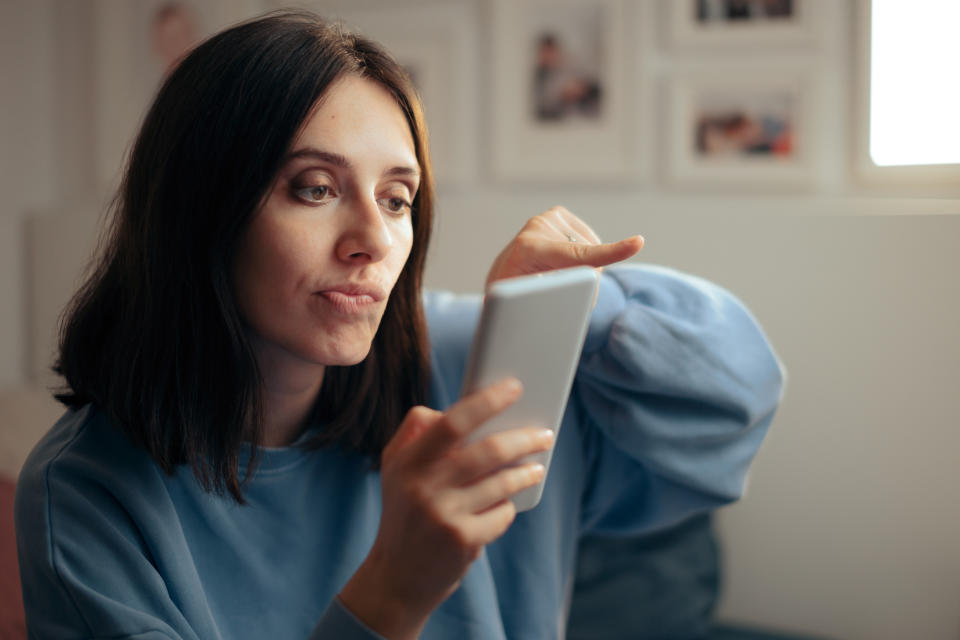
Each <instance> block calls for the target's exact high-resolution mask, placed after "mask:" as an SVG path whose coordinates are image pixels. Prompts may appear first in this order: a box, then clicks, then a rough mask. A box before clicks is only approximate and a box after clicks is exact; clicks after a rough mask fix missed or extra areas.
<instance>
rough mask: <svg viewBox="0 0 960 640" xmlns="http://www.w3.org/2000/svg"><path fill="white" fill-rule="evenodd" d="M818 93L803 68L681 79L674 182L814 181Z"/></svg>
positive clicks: (773, 184) (675, 94) (673, 94)
mask: <svg viewBox="0 0 960 640" xmlns="http://www.w3.org/2000/svg"><path fill="white" fill-rule="evenodd" d="M812 90H813V88H812V83H811V82H810V81H809V79H807V78H806V76H805V75H804V74H802V73H800V72H797V73H795V74H789V73H773V72H767V73H760V72H757V71H750V70H745V69H738V70H734V69H727V70H725V71H719V72H717V73H713V74H710V75H709V76H706V75H688V76H679V77H677V78H676V79H675V80H674V82H673V85H672V87H671V89H670V93H669V100H670V115H671V123H670V135H669V139H668V145H669V147H668V155H669V174H670V175H669V178H670V181H671V182H673V183H675V184H687V185H700V186H709V187H714V188H716V187H720V188H722V187H725V186H729V187H732V188H733V187H735V188H737V189H741V190H742V189H744V188H749V189H758V190H763V189H768V188H782V187H789V186H795V187H796V186H805V185H809V184H810V183H811V182H812V175H811V174H812V148H811V147H812V146H813V145H812V133H813V131H812V126H811V119H812V118H811V109H810V104H811V102H812V100H811V91H812Z"/></svg>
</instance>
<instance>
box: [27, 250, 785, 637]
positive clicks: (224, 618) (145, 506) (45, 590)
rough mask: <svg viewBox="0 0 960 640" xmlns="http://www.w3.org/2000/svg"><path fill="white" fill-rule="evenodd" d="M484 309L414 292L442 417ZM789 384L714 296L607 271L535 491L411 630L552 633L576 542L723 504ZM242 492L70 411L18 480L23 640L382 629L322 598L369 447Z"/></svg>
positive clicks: (734, 304)
mask: <svg viewBox="0 0 960 640" xmlns="http://www.w3.org/2000/svg"><path fill="white" fill-rule="evenodd" d="M480 302H481V300H480V298H479V297H478V296H458V295H453V294H448V293H435V294H427V295H426V296H425V309H426V313H427V320H428V325H429V329H430V339H431V343H432V382H431V393H430V405H431V406H433V407H434V408H437V409H443V408H445V407H447V406H449V405H450V404H451V403H453V402H454V401H455V400H456V399H457V396H458V393H459V389H460V383H461V377H462V375H463V369H464V365H465V360H466V357H467V354H468V351H469V348H470V344H471V339H472V334H473V331H474V328H475V326H476V322H477V318H478V314H479V308H480ZM782 386H783V369H782V367H781V366H780V364H779V362H778V361H777V358H776V356H775V355H774V353H773V351H772V349H771V347H770V345H769V343H768V341H767V339H766V337H765V336H764V334H763V332H762V331H761V329H760V328H759V326H758V324H757V323H756V321H755V320H754V318H753V317H752V316H751V315H750V314H749V312H748V311H747V310H746V309H745V308H744V306H743V305H742V304H741V303H740V302H739V301H737V300H736V299H735V298H734V297H733V296H732V295H730V294H729V293H728V292H726V291H724V290H723V289H721V288H719V287H717V286H715V285H712V284H710V283H708V282H706V281H704V280H700V279H698V278H694V277H690V276H686V275H683V274H680V273H677V272H675V271H672V270H669V269H664V268H659V267H651V266H640V265H626V266H621V267H617V268H609V269H607V270H606V271H605V272H604V275H603V277H602V278H601V284H600V295H599V298H598V301H597V305H596V308H595V310H594V312H593V315H592V316H591V323H590V329H589V332H588V336H587V342H586V346H585V349H584V353H583V356H582V358H581V361H580V365H579V368H578V372H577V375H576V378H575V381H574V388H573V391H572V393H571V397H570V402H569V404H568V407H567V410H566V413H565V416H564V419H563V423H562V427H561V429H560V432H559V434H558V437H557V442H556V445H555V450H554V454H553V458H552V461H551V467H550V470H549V474H548V476H547V480H546V486H545V490H544V493H543V498H542V501H541V503H540V505H539V506H537V507H536V508H535V509H533V510H531V511H528V512H525V513H521V514H519V515H518V516H517V518H516V520H515V522H514V523H513V525H512V526H511V527H510V529H509V530H508V531H507V533H506V534H504V535H503V536H502V537H501V538H500V539H499V540H497V541H496V542H494V543H492V544H490V545H488V546H487V548H486V550H485V552H484V553H483V554H482V555H481V557H480V558H479V559H478V560H477V561H476V562H475V563H474V564H473V565H472V566H471V569H470V570H469V572H468V573H467V575H466V577H465V578H464V579H463V581H462V584H461V586H460V588H459V589H458V590H457V591H456V592H455V593H454V594H453V595H452V596H451V597H450V598H448V599H447V600H446V601H444V602H443V603H442V604H441V605H440V607H439V608H437V609H436V610H435V611H434V612H433V614H432V615H431V617H430V620H429V622H428V623H427V626H426V627H425V629H424V631H423V634H422V636H421V637H422V638H423V640H449V639H451V638H457V639H458V640H467V639H470V640H473V639H476V640H480V639H483V640H487V639H490V640H493V639H500V640H503V639H506V638H509V639H510V640H525V639H530V640H533V639H537V640H540V639H546V638H558V637H562V636H563V633H564V631H563V630H564V628H565V624H566V619H567V612H568V610H569V598H570V593H571V589H572V584H573V571H574V567H575V561H576V549H577V542H578V540H579V539H580V537H581V536H583V535H587V534H590V535H601V536H631V535H641V534H645V533H648V532H654V531H658V530H660V529H663V528H665V527H668V526H671V525H673V524H675V523H678V522H680V521H682V520H684V519H685V518H687V517H689V516H690V515H692V514H695V513H700V512H704V511H707V510H709V509H712V508H715V507H717V506H719V505H722V504H725V503H728V502H730V501H732V500H735V499H737V498H738V497H739V496H740V495H741V493H742V491H743V487H744V481H745V477H746V473H747V467H748V465H749V463H750V461H751V459H752V458H753V456H754V454H755V453H756V452H757V449H758V448H759V446H760V443H761V441H762V439H763V436H764V433H765V431H766V430H767V427H768V426H769V424H770V421H771V419H772V417H773V415H774V412H775V409H776V407H777V405H778V402H779V400H780V397H781V392H782ZM245 497H246V500H247V502H248V504H247V505H244V506H239V505H237V504H235V503H234V502H233V501H232V500H231V499H230V498H229V497H221V496H216V495H212V494H209V493H206V492H204V491H203V489H202V488H201V487H200V486H199V484H198V482H197V480H196V478H195V477H194V476H193V474H192V472H191V470H190V469H189V468H187V467H183V468H179V469H178V470H177V471H176V472H175V473H174V474H173V475H171V476H166V475H165V474H164V473H163V472H162V471H161V470H160V469H159V468H158V467H157V465H156V464H155V463H154V462H153V461H152V459H151V458H150V457H149V456H148V455H147V454H146V452H144V451H143V450H142V449H139V448H137V447H135V446H133V445H132V444H131V443H130V442H129V441H128V440H127V439H126V438H125V436H123V435H122V434H121V433H120V432H119V431H118V430H116V429H115V428H113V427H112V426H111V424H110V423H109V421H108V420H107V418H106V417H105V416H104V414H103V413H102V412H100V411H99V410H98V409H97V408H96V407H95V406H87V407H85V408H83V409H81V410H78V411H70V412H67V413H66V414H65V415H64V416H63V418H62V419H61V420H60V421H59V422H58V423H57V424H56V425H55V426H54V427H53V428H52V429H51V430H50V432H49V433H48V434H47V435H46V436H45V437H44V438H43V439H42V440H41V442H40V443H39V444H38V445H37V447H36V448H35V449H34V451H33V452H32V454H31V455H30V457H29V459H28V460H27V462H26V464H25V466H24V468H23V470H22V472H21V475H20V480H19V485H18V488H17V498H16V507H15V511H16V526H17V544H18V552H19V560H20V570H21V579H22V583H23V595H24V604H25V608H26V614H27V626H28V629H29V632H30V637H31V638H33V639H36V640H47V639H50V640H53V639H56V640H71V639H81V638H83V639H93V638H111V639H114V640H120V639H138V640H140V639H148V638H149V639H151V640H152V639H184V640H186V639H191V640H193V639H196V640H201V639H202V640H214V639H223V640H242V639H244V638H251V639H253V638H256V639H258V640H261V639H263V638H277V639H286V638H290V639H294V638H313V639H315V640H321V639H332V638H336V639H339V640H351V639H354V638H356V639H361V638H362V639H367V640H369V639H371V638H379V636H378V635H377V634H375V633H374V632H372V631H371V630H369V629H367V628H366V627H365V626H364V625H363V623H362V622H360V621H359V620H357V619H356V618H355V617H354V616H353V615H352V614H351V613H350V612H349V611H347V610H345V609H344V608H343V607H342V606H341V605H340V604H339V602H338V601H337V600H336V599H335V595H336V593H337V592H338V591H339V590H340V588H341V587H342V586H343V585H344V584H345V583H346V581H347V580H348V579H349V577H350V576H351V575H352V574H353V572H354V571H355V570H356V568H357V567H358V566H359V565H360V563H361V562H362V561H363V559H364V557H365V556H366V554H367V552H368V551H369V549H370V546H371V544H372V543H373V540H374V537H375V535H376V532H377V527H378V524H379V515H380V508H381V494H380V476H379V474H378V473H377V472H376V471H372V470H371V469H370V464H369V459H368V458H366V457H364V456H360V455H357V454H355V453H351V452H348V451H344V450H342V449H340V448H337V447H333V448H329V449H325V450H320V451H308V450H305V449H302V448H298V447H288V448H279V449H265V450H264V451H263V455H262V462H261V464H260V466H259V467H258V469H257V470H256V472H255V474H254V475H253V476H252V477H251V478H250V479H249V481H248V483H247V485H246V492H245ZM625 637H629V633H627V635H626V636H625Z"/></svg>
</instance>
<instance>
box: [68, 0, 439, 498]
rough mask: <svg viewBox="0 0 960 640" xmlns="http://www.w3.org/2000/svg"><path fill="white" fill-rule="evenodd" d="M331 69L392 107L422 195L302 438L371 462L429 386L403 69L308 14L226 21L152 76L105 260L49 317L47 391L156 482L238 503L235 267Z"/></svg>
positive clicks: (240, 339)
mask: <svg viewBox="0 0 960 640" xmlns="http://www.w3.org/2000/svg"><path fill="white" fill-rule="evenodd" d="M345 74H355V75H358V76H361V77H365V78H369V79H371V80H373V81H375V82H378V83H380V84H381V85H382V86H383V87H385V88H386V89H387V90H388V91H389V92H390V93H391V94H392V95H393V97H394V98H395V99H396V101H397V104H398V105H399V106H400V108H401V110H402V111H403V113H404V114H405V116H406V119H407V122H408V124H409V126H410V131H411V133H412V134H413V139H414V144H415V147H416V149H415V151H416V155H417V160H418V162H419V164H420V171H421V186H420V189H419V191H418V193H417V195H416V198H415V199H414V202H413V246H412V249H411V252H410V257H409V259H408V261H407V263H406V265H405V267H404V269H403V271H402V272H401V274H400V277H399V279H398V281H397V284H396V286H395V288H394V290H393V292H392V294H391V296H390V299H389V302H388V304H387V308H386V310H385V313H384V316H383V320H382V322H381V325H380V328H379V330H378V332H377V335H376V337H375V338H374V341H373V345H372V348H371V350H370V353H369V355H368V356H367V358H366V359H365V360H364V361H363V362H361V363H360V364H357V365H354V366H349V367H327V370H326V372H325V374H324V382H323V385H322V388H321V391H320V394H319V397H318V400H317V403H316V406H315V408H314V411H313V412H312V415H311V419H312V421H313V422H314V423H318V422H322V423H323V428H322V429H319V430H318V431H319V434H318V435H317V436H315V437H314V438H313V439H312V440H311V441H310V442H308V443H306V444H307V446H311V447H323V446H330V445H333V444H338V445H340V446H344V447H345V448H347V449H350V450H354V451H359V452H361V453H363V454H368V455H370V456H371V457H372V460H373V463H374V464H378V463H379V456H380V453H381V451H382V450H383V447H384V446H385V445H386V443H387V442H388V441H389V439H390V438H391V437H392V435H393V433H394V432H395V430H396V428H397V426H398V425H399V423H400V421H401V420H402V418H403V415H404V414H405V413H406V411H407V410H408V409H409V408H410V407H411V406H413V405H415V404H419V403H422V402H424V401H425V399H426V394H427V387H428V384H429V346H428V340H427V331H426V324H425V320H424V315H423V309H422V306H421V298H420V294H421V283H422V278H423V267H424V258H425V256H426V252H427V244H428V242H429V237H430V229H431V224H432V217H433V183H432V176H431V168H430V160H429V154H428V148H427V130H426V126H425V123H424V119H423V114H422V110H421V106H420V103H419V100H418V98H417V95H416V92H415V90H414V88H413V86H412V84H411V82H410V80H409V78H408V76H407V74H406V73H405V72H404V71H403V69H402V68H401V67H400V65H399V64H398V63H397V62H396V61H395V60H394V59H393V58H391V57H390V55H389V54H387V53H386V52H385V51H384V50H383V49H382V48H381V47H380V46H378V45H377V44H376V43H374V42H372V41H370V40H368V39H366V38H363V37H360V36H358V35H355V34H349V33H345V32H344V31H343V30H342V29H341V28H340V27H338V26H334V25H330V24H327V23H324V22H323V21H322V20H321V19H320V18H319V17H317V16H316V15H314V14H312V13H309V12H300V11H298V12H280V13H273V14H268V15H267V16H265V17H262V18H259V19H255V20H252V21H249V22H246V23H243V24H240V25H238V26H235V27H233V28H230V29H228V30H226V31H224V32H222V33H220V34H218V35H216V36H214V37H212V38H211V39H209V40H207V41H206V42H204V43H202V44H201V45H199V46H198V47H197V48H196V49H195V50H194V51H193V52H192V53H191V54H190V55H188V56H187V57H186V58H184V59H183V61H182V62H181V63H180V64H179V65H178V66H177V68H176V69H175V70H174V71H173V72H172V73H171V75H170V76H169V77H168V78H167V79H166V81H165V82H164V83H163V86H162V87H161V89H160V91H159V93H158V95H157V97H156V99H155V101H154V103H153V105H152V107H151V108H150V110H149V112H148V113H147V115H146V118H145V120H144V122H143V125H142V128H141V130H140V133H139V135H138V137H137V139H136V142H135V143H134V146H133V149H132V151H131V154H130V158H129V162H128V165H127V168H126V172H125V175H124V179H123V182H122V186H121V187H120V190H119V192H118V194H117V197H116V198H115V200H114V204H113V206H112V222H111V225H110V227H109V229H108V230H107V231H106V235H105V236H104V240H103V245H102V249H101V253H100V255H99V257H98V258H97V260H96V262H95V263H94V265H93V267H92V271H91V273H90V275H89V277H88V279H87V280H86V282H85V284H84V285H83V286H82V288H81V289H80V290H79V291H78V293H77V294H76V295H75V297H74V298H73V300H72V301H71V303H70V305H69V307H68V308H67V310H66V312H65V313H64V316H63V319H62V322H61V328H60V344H59V357H58V359H57V362H56V365H55V366H54V370H55V371H56V372H57V373H59V374H61V375H62V376H63V377H64V379H65V382H66V387H65V388H64V389H62V390H61V391H60V393H58V394H57V398H58V399H59V400H60V401H61V402H63V403H64V404H66V405H67V406H70V407H79V406H82V405H85V404H88V403H93V404H95V405H96V406H97V407H98V408H99V409H100V410H102V411H104V412H105V413H106V414H107V415H108V416H109V418H110V419H111V420H112V421H113V423H114V424H115V425H116V426H117V427H118V428H119V429H121V430H122V431H123V432H124V433H126V434H127V436H128V437H129V438H130V439H131V440H133V441H134V442H135V443H137V444H139V445H141V446H143V447H144V448H145V449H146V450H147V451H148V452H149V453H150V455H151V456H152V458H153V459H154V460H155V461H156V462H157V464H158V465H159V466H160V467H161V468H162V469H163V470H164V471H165V472H167V473H172V472H173V470H174V468H175V467H176V466H177V465H181V464H190V465H192V468H193V470H194V472H195V473H196V475H197V477H198V479H199V481H200V482H201V484H202V485H203V486H204V488H205V489H207V490H208V491H215V492H217V493H224V491H225V490H227V491H229V492H230V494H232V496H233V497H234V498H235V499H236V500H237V501H238V502H241V503H242V502H243V496H242V491H241V489H242V483H241V482H240V481H239V477H240V475H241V474H240V470H239V468H238V465H239V459H240V453H241V450H242V449H243V447H244V443H245V442H249V443H252V444H253V445H254V446H255V451H256V450H257V449H258V448H259V444H260V443H261V442H262V426H263V409H262V399H261V395H260V393H261V377H260V373H259V371H258V368H257V363H256V360H255V358H254V353H253V350H252V348H251V345H250V342H249V341H248V339H247V336H246V330H245V324H244V320H243V318H242V316H241V314H240V312H239V310H238V306H237V301H236V299H235V295H234V291H233V287H232V278H231V273H232V263H233V260H234V258H235V255H236V253H237V247H238V242H239V240H240V238H241V236H242V234H243V232H244V231H245V229H246V228H247V225H248V223H249V222H250V220H251V217H252V216H253V215H254V214H255V213H256V212H257V211H258V209H259V208H260V206H261V204H262V203H263V201H264V200H265V198H266V196H267V195H268V194H269V192H270V189H271V187H272V184H273V181H274V179H275V176H276V175H277V173H278V170H279V168H280V165H281V163H282V159H283V158H284V155H285V154H286V153H287V152H288V151H289V147H290V146H291V144H292V142H293V140H294V139H295V137H296V135H297V133H298V132H299V131H300V129H301V127H302V126H303V124H304V122H305V121H306V120H307V118H308V117H309V115H310V114H311V113H312V110H313V109H314V108H315V105H316V104H317V103H318V100H321V99H322V97H323V95H324V92H325V91H326V90H327V88H328V87H330V86H331V84H332V83H333V82H334V80H336V79H337V78H339V77H341V76H343V75H345ZM256 460H257V456H256V455H254V456H251V459H250V462H249V464H248V466H247V467H246V473H245V474H244V475H245V476H246V477H250V475H251V472H252V471H253V469H254V467H255V464H256Z"/></svg>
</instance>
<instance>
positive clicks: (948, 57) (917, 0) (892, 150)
mask: <svg viewBox="0 0 960 640" xmlns="http://www.w3.org/2000/svg"><path fill="white" fill-rule="evenodd" d="M872 16H873V19H872V25H871V42H870V157H871V158H872V159H873V161H874V162H875V163H876V164H878V165H880V166H892V165H917V164H955V163H960V37H958V27H960V2H958V0H873V9H872Z"/></svg>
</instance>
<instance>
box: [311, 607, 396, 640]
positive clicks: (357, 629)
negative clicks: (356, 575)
mask: <svg viewBox="0 0 960 640" xmlns="http://www.w3.org/2000/svg"><path fill="white" fill-rule="evenodd" d="M334 639H336V640H386V639H385V638H384V637H383V636H381V635H380V634H378V633H376V632H375V631H373V630H371V629H370V628H369V627H368V626H367V625H365V624H363V623H362V622H360V620H359V619H357V617H356V616H354V615H353V614H352V613H350V611H349V610H348V609H347V608H346V607H344V606H343V605H342V604H340V601H339V600H337V599H336V598H334V599H333V600H332V601H331V602H330V606H328V607H327V610H326V611H325V612H324V614H323V617H322V618H321V619H320V622H319V624H317V628H316V629H314V630H313V633H311V634H310V640H334Z"/></svg>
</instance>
